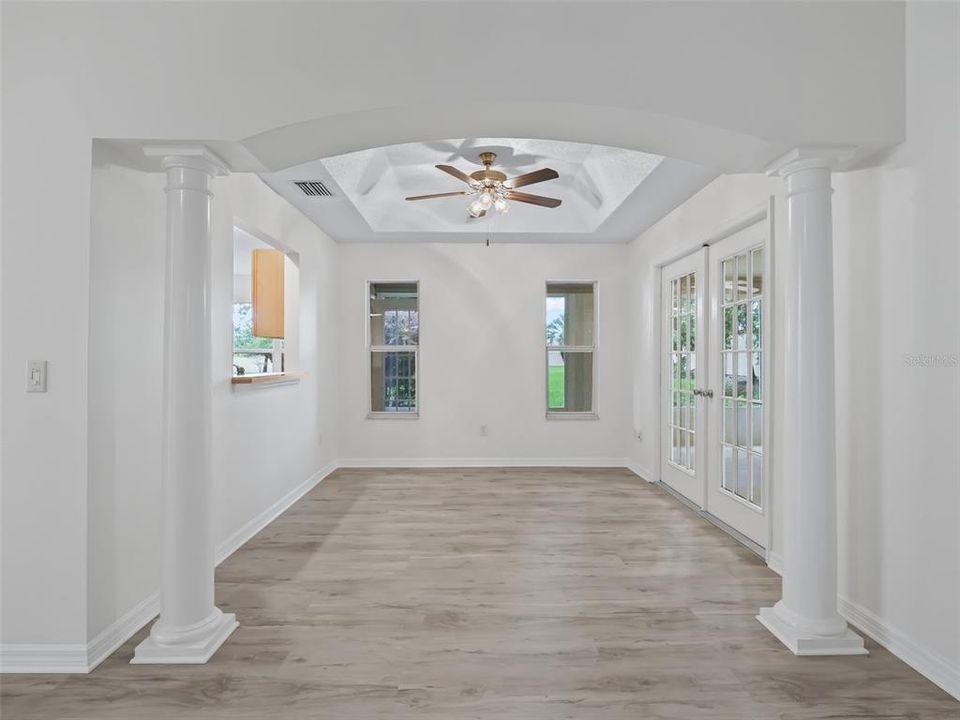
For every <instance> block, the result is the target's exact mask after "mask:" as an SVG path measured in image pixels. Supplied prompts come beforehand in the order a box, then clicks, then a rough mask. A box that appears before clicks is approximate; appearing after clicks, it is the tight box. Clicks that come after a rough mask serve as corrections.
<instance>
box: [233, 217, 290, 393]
mask: <svg viewBox="0 0 960 720" xmlns="http://www.w3.org/2000/svg"><path fill="white" fill-rule="evenodd" d="M267 240H268V239H267V238H266V236H263V235H262V234H261V233H259V232H257V231H253V230H250V231H247V230H244V229H241V228H240V227H235V228H234V231H233V348H232V349H233V376H234V382H235V383H236V382H242V379H243V378H246V377H247V376H256V375H265V374H273V373H284V372H287V371H289V370H290V369H291V365H293V367H294V368H295V367H296V363H295V362H293V363H291V362H290V360H291V352H293V353H295V351H296V346H297V342H296V330H297V324H298V323H297V319H298V318H297V315H298V300H299V271H298V268H297V260H296V259H297V256H296V253H290V252H288V251H286V250H282V249H278V248H279V245H274V241H272V240H270V241H269V242H268V241H267Z"/></svg>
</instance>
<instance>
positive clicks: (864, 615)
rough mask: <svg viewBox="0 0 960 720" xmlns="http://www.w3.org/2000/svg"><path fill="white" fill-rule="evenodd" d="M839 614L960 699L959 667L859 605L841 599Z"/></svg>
mask: <svg viewBox="0 0 960 720" xmlns="http://www.w3.org/2000/svg"><path fill="white" fill-rule="evenodd" d="M839 607H840V614H841V615H842V616H843V617H844V618H845V619H846V621H847V622H849V623H850V624H851V625H853V626H854V627H855V628H856V629H857V630H859V631H860V632H862V633H863V634H864V635H868V636H869V637H871V638H872V639H873V640H875V641H876V642H877V643H878V644H880V645H882V646H883V647H885V648H886V649H887V650H889V651H890V652H891V653H893V654H894V655H896V656H897V657H898V658H900V659H901V660H903V661H904V662H905V663H906V664H907V665H909V666H910V667H912V668H913V669H914V670H916V671H917V672H918V673H920V674H921V675H923V676H924V677H925V678H927V679H928V680H929V681H930V682H932V683H934V684H936V685H938V686H939V687H941V688H943V689H944V690H945V691H946V692H948V693H950V694H951V695H952V696H953V697H955V698H957V699H958V700H960V668H958V667H954V666H953V665H951V664H950V663H949V662H947V660H945V659H944V658H942V657H940V656H939V655H937V654H936V653H932V652H930V651H929V650H927V649H925V648H923V647H921V646H920V645H918V644H917V643H915V642H914V641H913V640H911V639H910V638H909V637H907V635H906V634H905V633H903V632H901V631H900V630H898V629H897V628H895V627H892V626H891V625H888V624H887V623H886V622H884V620H882V619H881V618H879V617H877V616H876V615H874V614H873V613H872V612H870V611H869V610H867V609H866V608H864V607H861V606H859V605H857V604H856V603H853V602H851V601H850V600H847V599H846V598H843V597H841V598H839Z"/></svg>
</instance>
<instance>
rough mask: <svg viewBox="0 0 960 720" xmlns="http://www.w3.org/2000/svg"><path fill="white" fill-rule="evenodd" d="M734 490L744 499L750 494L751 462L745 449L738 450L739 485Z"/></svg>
mask: <svg viewBox="0 0 960 720" xmlns="http://www.w3.org/2000/svg"><path fill="white" fill-rule="evenodd" d="M734 492H736V493H737V495H739V496H740V497H742V498H743V499H744V500H746V499H747V496H748V495H749V494H750V464H749V458H748V456H747V453H746V451H745V450H738V451H737V487H736V490H735V491H734Z"/></svg>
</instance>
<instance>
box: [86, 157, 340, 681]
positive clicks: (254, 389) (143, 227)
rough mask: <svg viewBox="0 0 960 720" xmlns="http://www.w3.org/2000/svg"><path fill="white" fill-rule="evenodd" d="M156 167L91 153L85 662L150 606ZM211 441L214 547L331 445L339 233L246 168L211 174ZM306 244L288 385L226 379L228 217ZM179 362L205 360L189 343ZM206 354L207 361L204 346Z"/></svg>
mask: <svg viewBox="0 0 960 720" xmlns="http://www.w3.org/2000/svg"><path fill="white" fill-rule="evenodd" d="M163 185H164V177H163V175H162V174H158V173H144V172H140V171H137V170H131V169H128V168H125V167H122V166H119V165H116V164H112V163H111V162H110V159H109V155H108V154H107V153H106V152H105V151H102V152H97V153H95V167H94V170H93V178H92V232H91V238H92V241H91V254H90V265H91V280H90V293H91V303H90V351H89V367H90V388H89V418H88V428H89V468H88V484H87V491H88V497H87V515H88V525H87V528H88V531H87V543H88V547H87V553H86V555H87V563H88V568H87V570H88V578H87V588H88V591H87V603H86V608H87V618H86V639H87V643H88V645H89V653H90V657H89V658H88V662H89V663H90V664H95V663H96V662H98V661H99V660H101V659H102V657H105V655H106V654H109V652H110V651H112V649H113V648H114V647H115V645H116V644H117V643H118V642H122V640H124V639H126V637H127V636H129V634H130V633H131V632H132V631H134V630H135V629H136V628H138V627H140V626H142V625H143V624H144V623H145V622H147V621H148V620H150V619H151V618H152V617H153V616H154V615H155V614H156V612H157V609H158V607H157V602H156V591H157V590H158V587H159V574H158V573H159V556H158V552H159V547H160V524H159V517H158V515H157V513H156V512H155V508H156V507H158V506H159V504H160V491H161V476H160V443H161V424H160V413H161V400H162V398H161V386H162V326H163V275H164V257H165V251H164V248H165V222H166V220H165V197H164V193H163ZM213 192H214V201H213V206H214V219H213V248H212V256H211V263H212V283H211V289H212V303H213V308H212V323H213V347H214V352H213V358H212V362H213V384H214V395H213V408H212V409H213V448H212V466H213V473H214V482H215V492H216V497H217V502H216V506H215V507H216V512H217V515H216V518H215V537H216V538H217V542H218V553H217V556H218V559H220V558H222V557H223V556H224V555H225V554H228V553H229V552H231V551H232V550H234V549H235V548H236V546H237V545H238V544H240V543H242V542H243V541H245V540H246V539H248V537H249V535H250V534H251V533H252V532H255V531H256V530H258V529H259V528H260V527H261V526H262V525H263V524H264V523H265V522H267V521H269V520H270V519H272V517H273V514H274V513H275V512H276V511H277V510H278V509H282V508H283V504H284V503H285V502H286V501H288V500H289V499H290V498H291V496H295V495H296V494H297V493H298V492H301V491H302V490H304V489H306V488H307V487H309V486H310V484H311V483H313V482H316V480H318V479H319V478H320V477H321V476H322V474H324V473H325V472H327V471H329V469H331V468H332V467H333V462H334V459H335V457H336V434H337V425H336V402H337V394H336V362H337V358H336V348H337V326H336V298H335V292H334V288H335V285H336V282H335V277H336V275H335V257H336V246H335V245H334V243H333V242H332V241H331V240H330V239H329V238H327V237H326V236H325V235H324V234H323V233H322V232H321V231H320V230H319V229H318V228H317V227H316V226H315V225H313V223H311V222H310V221H308V220H307V219H306V218H305V217H304V216H303V215H301V214H300V213H299V212H298V211H297V210H296V209H294V208H293V207H292V206H290V205H289V204H288V203H287V202H286V201H285V200H283V199H282V198H280V197H278V196H277V195H276V194H275V193H274V192H273V191H272V190H270V189H269V188H267V187H266V186H265V185H264V184H263V183H262V182H261V181H260V180H259V179H258V178H256V177H255V176H252V175H232V176H229V177H225V178H217V179H215V180H214V183H213ZM234 218H239V219H240V220H241V221H243V222H244V223H245V224H246V225H248V226H250V227H253V228H256V229H258V230H260V231H262V232H264V233H266V234H267V235H270V236H271V237H274V238H276V239H277V240H279V241H281V242H282V243H283V244H284V245H286V246H289V247H290V248H291V249H293V250H295V251H297V252H299V254H300V300H299V310H300V317H299V323H300V328H299V330H300V340H301V342H300V353H299V364H300V368H299V369H300V370H302V371H303V373H304V376H303V377H302V379H301V380H300V381H299V383H296V384H290V385H279V386H236V387H235V386H233V385H232V384H231V382H230V378H231V375H232V345H233V340H232V337H233V336H232V332H233V331H232V302H233V224H234ZM182 360H183V362H204V361H205V359H204V358H201V357H198V356H197V355H196V354H195V353H192V352H191V350H190V349H189V348H184V349H183V353H182ZM206 361H208V362H209V361H210V360H209V359H206Z"/></svg>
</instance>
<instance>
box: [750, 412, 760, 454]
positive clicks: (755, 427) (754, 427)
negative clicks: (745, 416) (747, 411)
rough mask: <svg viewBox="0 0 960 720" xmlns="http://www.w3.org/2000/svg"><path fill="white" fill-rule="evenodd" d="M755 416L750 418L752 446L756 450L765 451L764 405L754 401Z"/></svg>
mask: <svg viewBox="0 0 960 720" xmlns="http://www.w3.org/2000/svg"><path fill="white" fill-rule="evenodd" d="M752 408H753V410H752V412H753V417H752V418H750V423H751V430H750V434H751V435H752V436H753V437H752V438H751V440H752V443H751V447H752V448H753V451H754V452H763V405H760V404H759V403H752Z"/></svg>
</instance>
